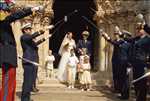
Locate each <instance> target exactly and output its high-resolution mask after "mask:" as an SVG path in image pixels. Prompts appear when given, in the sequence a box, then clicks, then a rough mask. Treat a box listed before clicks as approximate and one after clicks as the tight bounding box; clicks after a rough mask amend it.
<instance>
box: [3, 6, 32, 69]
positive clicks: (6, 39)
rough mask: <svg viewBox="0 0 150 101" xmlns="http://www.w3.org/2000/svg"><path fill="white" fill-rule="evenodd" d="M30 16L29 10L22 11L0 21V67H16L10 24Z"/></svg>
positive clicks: (14, 45) (14, 43) (15, 53)
mask: <svg viewBox="0 0 150 101" xmlns="http://www.w3.org/2000/svg"><path fill="white" fill-rule="evenodd" d="M31 14H32V11H31V8H28V9H23V10H20V11H17V12H15V13H13V14H11V15H10V16H7V17H6V18H5V20H3V21H0V65H2V64H4V63H7V64H10V65H12V66H13V67H14V68H16V67H17V50H16V42H15V38H14V35H13V32H12V27H11V23H12V22H14V21H16V20H18V19H21V18H23V17H25V16H28V15H31ZM0 67H1V66H0Z"/></svg>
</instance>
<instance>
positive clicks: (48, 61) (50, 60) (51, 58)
mask: <svg viewBox="0 0 150 101" xmlns="http://www.w3.org/2000/svg"><path fill="white" fill-rule="evenodd" d="M45 61H46V70H47V76H48V77H49V78H51V77H53V76H54V73H53V72H54V71H53V69H54V66H53V62H54V61H55V57H54V55H52V50H49V51H48V56H47V57H46V60H45Z"/></svg>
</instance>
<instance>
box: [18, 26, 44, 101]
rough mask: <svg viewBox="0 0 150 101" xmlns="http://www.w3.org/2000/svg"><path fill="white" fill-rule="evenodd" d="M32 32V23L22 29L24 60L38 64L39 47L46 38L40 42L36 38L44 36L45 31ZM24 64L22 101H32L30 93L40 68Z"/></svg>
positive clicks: (24, 62)
mask: <svg viewBox="0 0 150 101" xmlns="http://www.w3.org/2000/svg"><path fill="white" fill-rule="evenodd" d="M31 30H32V27H31V23H27V24H25V25H23V27H22V32H23V35H22V36H21V39H20V40H21V45H22V49H23V58H24V59H27V60H30V61H33V62H36V63H38V62H39V56H38V45H39V44H41V43H42V42H44V41H45V38H43V39H41V40H38V41H35V38H36V37H38V36H39V35H41V34H43V33H44V31H43V30H40V31H39V32H35V33H34V34H32V31H31ZM22 64H23V69H24V81H23V86H22V95H21V101H30V92H31V91H32V87H33V85H34V83H35V79H36V78H35V77H36V76H37V73H35V68H38V67H37V66H35V65H33V64H31V63H29V62H27V61H23V62H22Z"/></svg>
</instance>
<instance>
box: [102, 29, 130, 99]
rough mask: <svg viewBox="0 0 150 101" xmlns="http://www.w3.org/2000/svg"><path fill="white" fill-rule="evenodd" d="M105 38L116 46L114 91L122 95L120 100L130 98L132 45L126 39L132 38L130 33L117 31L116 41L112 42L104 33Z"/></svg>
mask: <svg viewBox="0 0 150 101" xmlns="http://www.w3.org/2000/svg"><path fill="white" fill-rule="evenodd" d="M102 35H103V36H104V38H105V39H106V40H107V41H108V42H110V43H111V44H112V45H113V46H114V51H113V56H112V71H113V81H114V90H115V92H117V93H120V94H121V96H119V98H120V99H128V98H129V84H128V75H127V67H128V50H129V46H130V44H129V43H128V42H127V41H125V40H124V39H125V38H127V36H130V35H129V34H128V33H125V32H121V31H120V30H118V28H117V30H116V31H115V37H116V39H115V40H112V39H111V38H110V37H109V36H108V35H107V34H106V33H102Z"/></svg>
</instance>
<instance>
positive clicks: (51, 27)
mask: <svg viewBox="0 0 150 101" xmlns="http://www.w3.org/2000/svg"><path fill="white" fill-rule="evenodd" d="M53 28H54V25H49V26H47V27H45V29H53Z"/></svg>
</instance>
